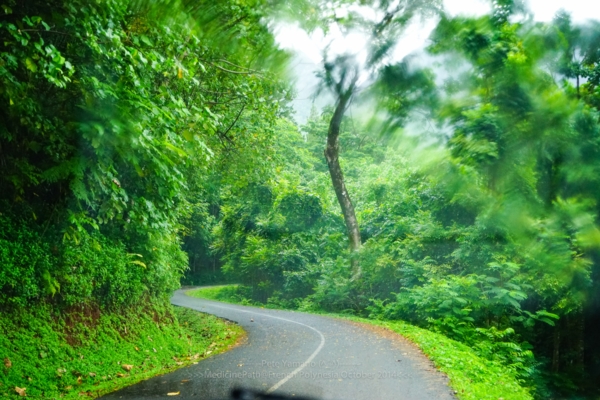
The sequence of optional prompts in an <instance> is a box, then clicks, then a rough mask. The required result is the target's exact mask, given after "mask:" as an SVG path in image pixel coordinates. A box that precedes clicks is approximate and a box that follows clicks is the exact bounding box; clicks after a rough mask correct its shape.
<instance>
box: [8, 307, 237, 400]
mask: <svg viewBox="0 0 600 400" xmlns="http://www.w3.org/2000/svg"><path fill="white" fill-rule="evenodd" d="M177 321H178V322H177ZM0 333H1V335H0V352H1V354H2V355H3V357H4V358H3V360H4V363H3V366H2V367H1V368H2V370H3V371H2V374H0V383H1V385H0V393H2V396H3V397H5V398H15V399H16V398H19V397H20V396H19V395H18V394H17V392H16V391H15V389H14V388H15V387H18V388H21V389H23V388H24V389H25V393H26V395H27V397H30V398H36V399H40V398H48V399H56V398H59V397H60V398H65V399H70V398H81V396H82V395H83V396H90V397H97V396H98V395H102V394H104V393H107V392H111V391H114V390H116V389H118V388H121V387H123V386H127V385H131V384H133V383H135V382H138V381H140V380H143V379H147V378H148V377H150V376H153V375H156V374H159V373H160V374H163V373H166V372H169V371H172V370H174V369H177V368H180V367H181V366H185V365H189V364H191V363H193V362H198V361H200V360H201V359H203V358H205V357H209V356H211V355H215V354H218V353H219V352H222V351H224V350H227V349H228V348H229V347H231V346H233V345H234V344H235V342H236V340H239V338H240V335H242V334H243V331H242V330H241V328H240V327H239V326H237V325H235V324H232V323H227V322H225V321H221V320H220V319H218V318H216V317H213V316H209V315H205V314H200V313H197V312H195V311H191V310H188V309H182V308H178V307H176V308H175V309H174V310H171V309H170V308H168V307H165V306H158V305H156V306H153V308H149V307H148V306H147V305H144V306H138V307H137V308H133V309H131V308H130V309H129V310H127V311H126V312H123V313H118V314H117V313H112V314H109V313H101V312H100V310H99V309H85V310H83V311H81V310H72V312H70V313H69V314H68V315H57V314H55V313H54V312H53V311H52V310H51V309H50V308H49V307H44V308H41V309H40V308H38V309H36V310H34V311H26V310H20V312H19V313H11V314H9V315H8V316H5V318H3V319H2V321H0ZM7 360H8V362H7ZM128 366H131V368H129V367H128ZM164 390H165V394H166V392H170V391H179V390H178V389H177V388H172V387H165V388H164Z"/></svg>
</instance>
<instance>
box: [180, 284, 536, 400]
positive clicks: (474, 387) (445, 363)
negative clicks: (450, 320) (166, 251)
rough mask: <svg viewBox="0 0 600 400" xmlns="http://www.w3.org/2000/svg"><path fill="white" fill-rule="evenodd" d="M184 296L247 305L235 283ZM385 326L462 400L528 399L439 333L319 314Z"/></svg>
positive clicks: (498, 370)
mask: <svg viewBox="0 0 600 400" xmlns="http://www.w3.org/2000/svg"><path fill="white" fill-rule="evenodd" d="M187 294H188V295H190V296H193V297H198V298H204V299H209V300H218V301H223V302H227V303H232V304H248V300H246V299H244V298H243V297H241V296H240V295H239V294H238V293H237V285H223V286H214V287H210V288H202V289H196V290H193V291H188V292H187ZM319 314H320V315H325V316H330V317H335V318H343V319H348V320H351V321H355V322H360V323H365V324H370V325H375V326H379V327H383V328H386V329H389V330H391V331H393V332H396V333H398V334H400V335H402V336H404V337H406V338H407V339H408V340H410V341H411V342H413V343H415V344H416V345H417V346H418V347H419V348H420V349H421V350H422V351H423V353H424V354H425V355H426V356H427V357H428V358H429V359H430V360H431V361H433V363H434V364H435V365H436V367H437V368H438V369H439V370H440V371H442V372H443V373H445V374H446V375H448V378H449V379H450V387H451V388H452V389H453V390H454V391H455V393H456V396H457V397H458V398H459V399H464V400H487V399H489V400H498V399H507V400H508V399H511V400H531V399H533V396H532V395H531V394H530V393H529V391H528V390H527V389H526V388H524V387H522V386H521V385H520V384H519V381H518V380H517V379H516V377H515V376H514V375H513V374H511V373H510V371H508V370H507V369H506V368H505V367H503V366H502V365H500V364H499V363H496V362H493V361H490V360H486V359H484V358H482V357H479V356H478V355H477V354H476V353H475V352H474V351H473V350H472V349H471V348H469V347H468V346H466V345H464V344H462V343H459V342H457V341H455V340H452V339H449V338H447V337H446V336H444V335H441V334H439V333H435V332H431V331H429V330H427V329H423V328H418V327H416V326H413V325H410V324H407V323H405V322H402V321H377V320H371V319H366V318H359V317H352V316H347V315H339V314H330V313H319Z"/></svg>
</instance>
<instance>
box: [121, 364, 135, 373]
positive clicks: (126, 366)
mask: <svg viewBox="0 0 600 400" xmlns="http://www.w3.org/2000/svg"><path fill="white" fill-rule="evenodd" d="M121 368H123V369H124V370H125V371H128V372H129V371H131V368H133V365H131V364H123V365H121Z"/></svg>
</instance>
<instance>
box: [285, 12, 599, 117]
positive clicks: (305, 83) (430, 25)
mask: <svg viewBox="0 0 600 400" xmlns="http://www.w3.org/2000/svg"><path fill="white" fill-rule="evenodd" d="M528 5H529V9H530V10H531V12H532V13H533V15H534V19H535V20H537V21H550V20H552V18H553V17H554V15H555V14H556V12H557V11H558V10H560V9H564V10H566V11H568V12H570V13H571V16H572V19H573V20H574V21H575V22H585V21H586V20H589V19H595V20H600V0H528ZM444 8H445V10H446V11H447V12H448V13H449V14H451V15H458V14H464V15H482V14H485V13H487V12H489V11H490V1H488V0H444ZM436 22H437V21H435V20H431V21H429V22H426V23H420V22H419V23H414V24H413V25H411V26H410V27H409V28H408V29H407V30H406V32H405V34H404V35H403V37H402V39H401V40H400V41H399V44H398V46H397V47H396V51H395V52H394V54H393V58H394V59H396V60H400V59H402V58H403V57H404V56H406V55H407V54H410V53H413V52H415V51H418V50H420V49H422V48H424V46H425V45H426V41H427V38H428V37H429V34H430V33H431V31H432V30H433V29H434V27H435V25H436ZM275 33H276V38H277V41H278V42H279V43H280V45H281V46H282V47H283V48H285V49H288V50H291V51H293V52H294V53H295V54H296V56H295V58H294V61H293V65H292V73H293V75H294V78H295V79H296V90H297V93H298V96H297V100H296V101H295V102H294V103H295V104H294V108H295V109H296V113H297V115H296V117H297V118H296V119H297V121H298V122H300V123H303V122H304V121H305V120H306V118H307V117H308V113H309V111H310V108H311V105H312V97H313V94H314V92H315V88H316V84H317V83H318V80H317V78H316V77H315V76H314V71H315V70H317V69H318V68H319V66H320V64H321V60H322V55H323V49H324V48H325V47H326V46H329V50H330V53H344V52H350V53H354V54H361V53H362V54H363V55H366V52H361V50H362V49H363V48H366V40H367V39H368V38H366V37H363V36H361V35H359V34H354V35H347V36H343V35H342V34H341V33H340V32H339V31H336V30H335V28H334V29H333V30H332V32H331V33H330V34H329V35H327V36H326V37H325V36H324V35H323V34H322V32H320V31H316V32H313V33H312V34H311V35H310V36H309V35H308V34H306V32H304V31H303V30H302V29H300V28H299V27H298V26H292V25H278V26H277V27H276V28H275ZM327 102H328V99H322V100H321V101H318V102H317V107H320V106H322V105H324V104H325V103H327Z"/></svg>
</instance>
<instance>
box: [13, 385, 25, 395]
mask: <svg viewBox="0 0 600 400" xmlns="http://www.w3.org/2000/svg"><path fill="white" fill-rule="evenodd" d="M26 390H27V388H20V387H18V386H15V392H17V393H18V394H19V396H27V395H26V394H25V391H26Z"/></svg>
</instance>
